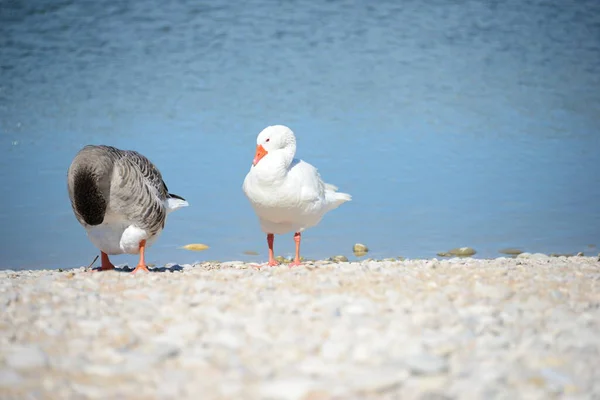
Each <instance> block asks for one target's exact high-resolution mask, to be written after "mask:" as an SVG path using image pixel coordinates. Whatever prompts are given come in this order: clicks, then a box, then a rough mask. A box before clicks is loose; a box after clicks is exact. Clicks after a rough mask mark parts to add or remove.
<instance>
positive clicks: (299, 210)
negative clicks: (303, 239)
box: [243, 125, 352, 234]
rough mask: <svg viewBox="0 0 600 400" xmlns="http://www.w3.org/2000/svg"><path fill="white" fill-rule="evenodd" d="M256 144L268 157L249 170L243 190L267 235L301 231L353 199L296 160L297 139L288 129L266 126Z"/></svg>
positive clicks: (302, 162)
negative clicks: (339, 191) (261, 147)
mask: <svg viewBox="0 0 600 400" xmlns="http://www.w3.org/2000/svg"><path fill="white" fill-rule="evenodd" d="M267 139H268V140H267ZM257 145H261V146H263V147H264V148H265V150H267V155H266V156H264V157H263V158H262V159H261V160H260V161H259V162H258V163H257V164H256V165H255V166H253V167H251V168H250V171H249V172H248V174H247V175H246V178H245V179H244V184H243V191H244V193H245V194H246V196H247V198H248V200H249V201H250V204H251V205H252V207H253V209H254V211H255V212H256V214H257V216H258V218H259V221H260V225H261V229H262V230H263V231H264V232H265V233H273V234H285V233H288V232H302V231H304V230H305V229H307V228H310V227H312V226H315V225H317V224H318V223H319V222H320V221H321V219H322V218H323V216H324V215H325V214H326V213H327V212H329V211H331V210H333V209H335V208H337V207H339V206H340V205H341V204H342V203H344V202H347V201H350V200H352V196H350V195H349V194H347V193H338V192H336V190H337V187H336V186H334V185H331V184H328V183H325V182H323V180H322V179H321V176H320V175H319V173H318V171H317V169H316V168H315V167H314V166H312V165H311V164H309V163H307V162H305V161H302V160H298V159H295V158H294V156H295V153H296V139H295V137H294V134H293V132H292V131H291V130H290V129H289V128H287V127H285V126H281V125H277V126H271V127H267V128H266V129H264V130H263V131H262V132H261V133H260V134H259V135H258V138H257Z"/></svg>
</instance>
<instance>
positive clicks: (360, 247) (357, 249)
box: [352, 243, 369, 253]
mask: <svg viewBox="0 0 600 400" xmlns="http://www.w3.org/2000/svg"><path fill="white" fill-rule="evenodd" d="M352 251H353V252H354V253H368V252H369V248H368V247H367V246H365V245H364V244H362V243H356V244H355V245H354V247H352Z"/></svg>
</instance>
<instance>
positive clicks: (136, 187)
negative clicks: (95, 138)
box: [67, 145, 181, 235]
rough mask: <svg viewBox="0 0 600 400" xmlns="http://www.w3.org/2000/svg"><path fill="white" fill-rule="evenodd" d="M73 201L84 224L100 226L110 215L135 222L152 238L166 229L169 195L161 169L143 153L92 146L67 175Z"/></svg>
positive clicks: (78, 216) (70, 168) (81, 151)
mask: <svg viewBox="0 0 600 400" xmlns="http://www.w3.org/2000/svg"><path fill="white" fill-rule="evenodd" d="M67 182H68V191H69V198H70V200H71V206H72V208H73V211H74V213H75V216H76V218H77V220H78V221H79V222H80V223H81V224H82V225H84V226H85V225H98V224H101V223H102V221H103V220H104V216H105V215H106V213H107V212H109V211H110V212H113V213H116V214H119V215H122V216H123V217H125V218H127V219H128V220H130V221H132V222H134V223H135V224H136V225H137V226H139V227H140V228H142V229H145V230H148V231H149V232H150V233H151V234H152V235H154V234H156V233H157V232H158V231H159V230H161V229H162V228H163V227H164V224H165V218H166V215H167V210H166V207H165V205H164V202H165V200H166V199H167V198H168V197H176V198H179V199H181V198H180V197H179V196H176V195H172V194H169V191H168V188H167V185H166V184H165V182H164V181H163V179H162V175H161V173H160V171H159V170H158V168H156V166H155V165H154V164H153V163H152V162H151V161H150V160H149V159H148V158H146V157H145V156H143V155H142V154H140V153H138V152H136V151H132V150H120V149H117V148H115V147H112V146H105V145H88V146H85V147H84V148H83V149H81V150H80V151H79V153H77V155H76V156H75V158H74V159H73V162H72V163H71V166H70V167H69V170H68V173H67Z"/></svg>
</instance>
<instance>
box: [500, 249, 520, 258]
mask: <svg viewBox="0 0 600 400" xmlns="http://www.w3.org/2000/svg"><path fill="white" fill-rule="evenodd" d="M498 253H500V254H508V255H511V256H518V255H519V254H522V253H523V250H520V249H516V248H512V247H509V248H506V249H501V250H498Z"/></svg>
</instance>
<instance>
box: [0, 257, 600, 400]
mask: <svg viewBox="0 0 600 400" xmlns="http://www.w3.org/2000/svg"><path fill="white" fill-rule="evenodd" d="M252 264H253V263H247V262H242V261H229V262H222V263H216V262H212V263H211V262H203V263H197V264H193V265H191V264H184V265H177V264H166V265H165V266H163V267H160V268H159V269H158V271H160V272H163V273H141V274H136V275H132V274H130V273H122V272H120V271H125V270H124V269H120V270H119V271H105V272H98V273H88V272H86V271H84V267H81V268H73V269H65V270H63V271H62V272H59V271H58V270H19V271H13V270H2V271H0V302H1V304H3V308H4V310H5V311H4V318H3V319H2V323H1V324H0V343H1V345H0V397H3V398H23V397H27V396H28V395H30V396H33V397H40V396H41V397H43V398H73V397H75V398H136V399H138V398H139V399H154V398H183V399H193V398H198V396H200V395H201V397H202V398H203V399H228V398H244V399H298V400H309V399H310V400H321V399H333V398H368V399H379V398H383V399H388V398H390V399H391V398H403V399H413V398H414V399H421V398H433V397H428V396H438V398H441V397H440V396H446V398H467V397H468V398H473V399H486V398H494V397H497V396H500V397H503V398H504V397H514V398H525V397H526V398H534V399H537V398H540V399H542V398H556V397H569V398H582V399H583V398H590V397H593V396H594V395H596V396H597V395H600V383H598V382H600V370H598V368H596V367H597V365H598V364H599V363H600V337H598V335H597V332H599V331H600V261H598V257H586V256H574V257H549V256H546V255H542V254H532V255H525V256H517V257H515V258H513V257H498V258H494V259H476V258H450V259H446V258H443V259H436V258H432V259H416V260H412V259H411V260H404V261H368V260H363V261H359V262H339V263H336V262H329V261H315V262H310V263H309V262H307V263H306V264H305V265H302V266H299V267H292V268H289V267H288V266H287V265H285V264H284V265H282V266H279V267H263V268H261V269H260V270H257V269H255V268H253V267H252ZM125 272H127V271H125Z"/></svg>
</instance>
